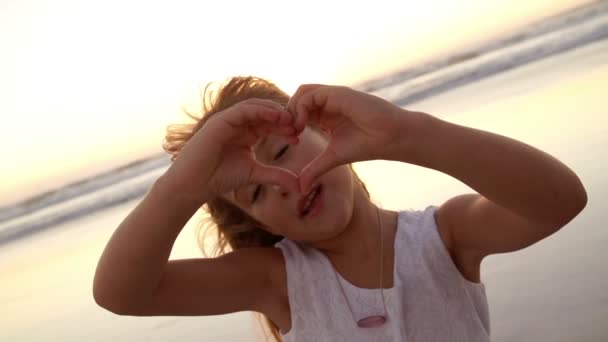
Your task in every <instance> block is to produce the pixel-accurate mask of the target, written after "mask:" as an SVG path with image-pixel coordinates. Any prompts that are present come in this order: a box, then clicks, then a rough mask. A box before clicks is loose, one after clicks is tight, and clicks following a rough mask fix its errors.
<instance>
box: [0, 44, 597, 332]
mask: <svg viewBox="0 0 608 342" xmlns="http://www.w3.org/2000/svg"><path fill="white" fill-rule="evenodd" d="M606 89H608V42H607V41H600V42H597V43H593V44H588V45H585V46H582V47H579V48H577V49H574V50H571V51H568V52H565V53H561V54H557V55H554V56H551V57H548V58H545V59H542V60H540V61H537V62H533V63H529V64H526V65H524V66H522V67H519V68H515V69H512V70H509V71H506V72H503V73H499V74H496V75H494V76H491V77H488V78H484V79H481V80H478V81H475V82H472V83H468V84H465V85H462V86H459V87H457V88H455V89H451V90H449V91H446V92H443V93H441V94H438V95H436V96H432V97H430V98H426V99H424V100H422V101H418V102H414V103H411V104H409V105H407V107H406V108H408V109H411V110H420V111H425V112H428V113H430V114H432V115H436V116H438V117H440V118H442V119H444V120H447V121H450V122H453V123H457V124H461V125H465V126H470V127H474V128H478V129H482V130H487V131H491V132H493V133H497V134H502V135H505V136H508V137H511V138H514V139H517V140H520V141H523V142H525V143H527V144H529V145H532V146H534V147H536V148H539V149H541V150H543V151H545V152H547V153H549V154H551V155H553V156H554V157H556V158H558V159H559V160H561V161H562V162H564V163H565V164H566V165H568V166H569V167H570V168H571V169H573V170H574V171H575V173H576V174H577V175H578V176H579V177H580V179H581V180H582V182H583V184H584V185H585V187H586V189H587V194H588V198H589V200H588V204H587V207H586V208H585V210H584V211H583V212H582V213H581V214H580V215H579V216H578V217H576V218H575V219H574V220H573V221H572V222H570V223H569V224H568V225H566V226H565V227H563V228H562V229H561V230H560V231H558V232H557V233H555V234H554V235H552V236H550V237H548V238H547V239H544V240H543V241H541V242H539V243H536V244H534V245H532V246H530V247H528V248H526V249H524V250H520V251H517V252H513V253H507V254H501V255H492V256H489V257H488V258H486V259H485V260H484V262H483V264H482V268H481V279H482V282H484V283H485V285H486V290H487V295H488V301H489V307H490V319H491V330H492V331H491V334H492V341H498V342H503V341H504V342H506V341H556V342H560V341H564V342H565V341H597V342H599V341H606V340H607V339H608V326H607V325H606V324H605V323H606V322H608V291H606V289H608V267H606V261H607V260H608V251H607V249H606V246H607V245H608V232H607V231H606V229H605V225H604V224H603V220H602V219H601V216H600V215H601V214H603V213H604V211H605V208H606V205H605V203H604V202H605V200H606V198H607V195H608V174H607V173H606V170H608V116H607V115H606V114H608V113H607V110H606V105H605V103H606V95H607V92H606ZM355 168H356V169H357V171H359V173H360V175H361V178H362V179H363V180H364V181H365V182H366V184H367V185H368V188H369V190H370V192H371V193H372V196H373V198H374V200H375V201H376V202H378V203H380V204H381V205H382V206H383V207H384V208H387V209H392V210H402V209H423V208H425V207H426V206H427V205H439V204H441V203H442V202H443V201H445V200H447V199H449V198H450V197H452V196H455V195H458V194H462V193H467V192H472V190H471V189H470V188H469V187H468V186H466V185H465V184H463V183H461V182H460V181H458V180H456V179H454V178H452V177H450V176H448V175H445V174H442V173H439V172H437V171H434V170H430V169H425V168H421V167H418V166H414V165H407V164H402V163H395V162H388V161H371V162H365V163H359V164H357V165H356V166H355ZM380 172H381V173H380ZM380 175H381V176H380ZM140 200H141V198H137V199H135V200H131V201H129V202H126V203H124V204H120V205H118V206H114V207H111V208H109V209H104V210H101V211H97V212H94V213H92V214H89V215H87V216H84V217H80V218H78V219H75V220H72V221H68V222H65V223H62V224H60V225H58V226H57V227H54V228H53V229H52V230H46V231H43V232H40V233H38V234H35V235H31V236H28V237H25V238H22V239H20V240H18V241H14V242H11V243H9V244H6V245H5V246H3V248H2V249H1V250H0V284H1V285H0V286H1V291H0V315H1V316H2V317H3V322H2V329H0V338H1V339H2V340H4V341H82V340H83V339H86V340H87V341H108V340H114V341H167V340H180V341H198V340H203V341H207V340H208V341H254V340H255V339H254V335H255V331H256V330H255V329H256V325H257V322H255V321H254V320H253V315H252V313H249V312H242V313H235V314H228V315H222V316H214V317H145V318H141V317H125V316H117V315H114V314H112V313H110V312H108V311H106V310H103V309H101V308H100V307H99V306H97V305H96V303H95V302H94V300H93V296H92V282H93V276H94V272H95V267H96V264H97V261H98V260H99V256H100V255H101V252H102V251H103V248H104V246H105V244H106V243H107V241H108V240H109V238H110V236H111V234H112V232H113V231H114V229H115V228H116V227H117V226H118V225H119V224H120V222H121V221H122V220H123V219H124V217H125V216H126V215H127V214H128V213H129V212H130V211H131V210H132V209H133V208H134V207H135V206H136V205H137V203H138V202H139V201H140ZM199 219H200V216H195V217H194V218H193V219H192V220H191V221H190V222H189V223H188V225H187V226H186V227H185V228H184V230H183V231H182V233H181V234H180V236H179V237H178V240H177V241H176V244H175V247H174V250H173V252H172V254H171V259H179V258H197V257H201V254H200V252H199V251H198V247H197V245H196V239H195V236H194V231H195V226H196V224H197V222H198V220H199Z"/></svg>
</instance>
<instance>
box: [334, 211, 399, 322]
mask: <svg viewBox="0 0 608 342" xmlns="http://www.w3.org/2000/svg"><path fill="white" fill-rule="evenodd" d="M376 213H377V215H378V227H379V229H380V295H381V296H382V306H383V307H384V315H374V316H369V317H365V318H362V319H360V320H359V321H357V326H359V328H375V327H379V326H381V325H383V324H384V323H385V322H386V320H387V317H388V316H387V314H386V304H385V303H384V292H383V286H382V264H383V258H382V255H383V248H382V247H383V243H382V240H383V239H382V221H381V220H380V209H378V207H376ZM332 269H333V270H334V274H335V275H336V281H337V282H338V285H339V286H340V290H341V291H342V295H343V296H344V300H345V301H346V305H348V310H350V314H351V315H352V317H353V321H356V319H355V314H354V313H353V309H351V307H350V303H349V302H348V298H346V293H344V288H342V284H341V283H340V280H339V279H338V272H337V271H336V269H335V268H334V267H332Z"/></svg>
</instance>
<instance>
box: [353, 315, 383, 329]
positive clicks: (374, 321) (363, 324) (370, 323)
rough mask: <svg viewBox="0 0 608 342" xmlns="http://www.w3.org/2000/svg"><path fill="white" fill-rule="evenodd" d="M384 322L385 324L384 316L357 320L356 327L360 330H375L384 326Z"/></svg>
mask: <svg viewBox="0 0 608 342" xmlns="http://www.w3.org/2000/svg"><path fill="white" fill-rule="evenodd" d="M384 322H386V318H385V317H384V316H370V317H365V318H363V319H361V320H359V322H357V325H358V326H359V327H360V328H376V327H379V326H381V325H382V324H384Z"/></svg>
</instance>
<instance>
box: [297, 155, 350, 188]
mask: <svg viewBox="0 0 608 342" xmlns="http://www.w3.org/2000/svg"><path fill="white" fill-rule="evenodd" d="M338 165H340V162H339V161H338V158H337V157H336V153H335V152H334V151H333V150H331V149H330V148H327V149H325V151H323V153H321V154H320V155H318V156H317V157H316V158H315V159H313V160H312V161H311V162H310V163H308V165H306V167H304V169H302V171H301V172H300V187H301V189H302V193H303V194H306V193H308V192H309V191H310V187H311V186H312V183H313V182H314V181H315V179H317V177H319V176H321V175H322V174H324V173H326V172H328V171H329V170H331V169H333V168H334V167H336V166H338Z"/></svg>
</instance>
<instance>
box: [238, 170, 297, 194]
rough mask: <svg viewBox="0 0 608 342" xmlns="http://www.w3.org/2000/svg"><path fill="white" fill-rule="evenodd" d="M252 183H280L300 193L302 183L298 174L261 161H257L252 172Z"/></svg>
mask: <svg viewBox="0 0 608 342" xmlns="http://www.w3.org/2000/svg"><path fill="white" fill-rule="evenodd" d="M250 182H252V183H262V184H269V185H274V184H276V185H280V186H282V187H284V188H286V189H289V190H290V191H293V192H296V193H299V192H300V183H299V181H298V176H297V175H296V174H295V173H293V172H291V171H289V170H287V169H283V168H280V167H276V166H268V165H263V164H261V163H256V165H255V166H254V168H253V171H252V172H251V179H250Z"/></svg>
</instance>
